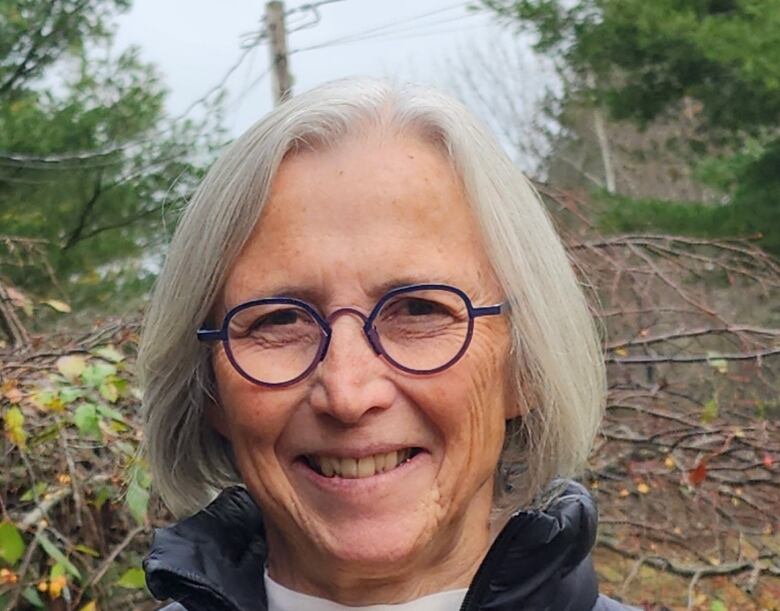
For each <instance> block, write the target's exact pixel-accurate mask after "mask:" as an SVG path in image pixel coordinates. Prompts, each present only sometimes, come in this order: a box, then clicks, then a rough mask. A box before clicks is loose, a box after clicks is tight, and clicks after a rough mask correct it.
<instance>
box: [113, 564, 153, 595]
mask: <svg viewBox="0 0 780 611" xmlns="http://www.w3.org/2000/svg"><path fill="white" fill-rule="evenodd" d="M116 585H118V586H119V587H120V588H127V589H130V590H140V589H141V588H143V587H145V586H146V578H145V577H144V571H143V569H139V568H131V569H127V570H126V571H125V572H124V573H123V574H122V576H121V577H120V578H119V579H117V581H116Z"/></svg>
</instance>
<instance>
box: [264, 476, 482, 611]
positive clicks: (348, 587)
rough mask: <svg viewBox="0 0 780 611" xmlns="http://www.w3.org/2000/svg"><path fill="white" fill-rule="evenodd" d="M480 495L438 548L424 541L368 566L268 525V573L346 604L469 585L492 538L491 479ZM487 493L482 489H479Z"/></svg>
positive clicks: (289, 585) (298, 588)
mask: <svg viewBox="0 0 780 611" xmlns="http://www.w3.org/2000/svg"><path fill="white" fill-rule="evenodd" d="M486 488H487V491H486V492H487V494H477V495H476V497H475V504H476V505H477V506H475V505H474V504H472V505H471V506H470V507H469V509H468V511H467V512H466V515H465V516H464V517H463V518H462V519H461V520H460V521H458V522H457V523H455V524H452V525H451V527H450V528H448V529H447V531H448V532H447V534H446V535H445V536H441V533H440V534H439V536H437V540H438V541H443V542H444V543H443V544H441V545H439V546H438V547H436V546H434V545H431V544H430V542H427V541H425V542H422V541H421V544H420V545H419V546H416V548H415V549H414V550H412V551H410V552H409V553H408V554H407V555H406V556H405V557H404V558H401V559H399V560H397V561H394V562H392V563H377V565H375V566H367V565H366V563H365V562H362V563H354V562H349V561H343V560H340V559H338V558H333V557H332V556H330V555H327V554H323V553H321V551H320V550H313V549H312V547H313V546H311V543H309V544H308V545H306V546H305V547H304V546H297V545H290V539H289V537H282V536H281V533H278V532H276V531H275V529H273V527H271V526H270V525H268V526H267V528H268V531H267V536H268V544H269V554H268V572H269V575H270V576H271V578H272V579H273V580H274V581H276V582H277V583H279V584H281V585H283V586H285V587H286V588H289V589H291V590H295V591H296V592H301V593H303V594H309V595H312V596H318V597H320V598H325V599H328V600H333V601H336V602H339V603H341V604H344V605H349V606H362V605H372V604H382V603H384V604H397V603H403V602H408V601H410V600H415V599H417V598H421V597H423V596H427V595H429V594H434V593H437V592H443V591H447V590H455V589H460V588H467V587H469V585H470V584H471V581H472V580H473V578H474V575H475V574H476V572H477V569H478V568H479V565H480V563H481V562H482V559H483V558H484V556H485V554H486V553H487V550H488V548H489V547H490V544H491V541H492V533H491V528H490V510H491V501H492V499H491V497H492V483H491V485H490V486H487V487H486ZM480 492H482V491H480Z"/></svg>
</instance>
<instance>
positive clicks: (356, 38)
mask: <svg viewBox="0 0 780 611" xmlns="http://www.w3.org/2000/svg"><path fill="white" fill-rule="evenodd" d="M470 17H471V15H460V16H458V17H454V18H452V19H443V20H441V21H436V22H432V23H428V24H425V25H424V26H423V27H422V28H403V29H401V30H391V31H387V32H378V33H375V34H363V33H356V34H352V35H349V36H343V37H340V38H337V39H332V40H328V41H324V42H321V43H316V44H313V45H310V46H308V47H299V48H297V49H293V50H292V51H290V53H301V52H304V51H314V50H317V49H325V48H329V47H335V46H339V45H347V44H354V43H356V42H365V41H367V40H377V41H379V40H407V39H409V38H419V37H422V36H435V35H438V34H449V33H454V32H461V31H464V30H467V29H475V28H482V27H485V25H486V24H476V25H474V26H470V27H467V28H445V29H437V26H441V25H444V24H447V23H452V22H455V21H462V20H464V19H469V18H470ZM425 28H432V29H425Z"/></svg>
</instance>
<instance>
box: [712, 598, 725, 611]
mask: <svg viewBox="0 0 780 611" xmlns="http://www.w3.org/2000/svg"><path fill="white" fill-rule="evenodd" d="M710 611H729V609H728V607H727V606H726V605H725V603H724V602H723V601H722V600H713V601H712V602H711V603H710Z"/></svg>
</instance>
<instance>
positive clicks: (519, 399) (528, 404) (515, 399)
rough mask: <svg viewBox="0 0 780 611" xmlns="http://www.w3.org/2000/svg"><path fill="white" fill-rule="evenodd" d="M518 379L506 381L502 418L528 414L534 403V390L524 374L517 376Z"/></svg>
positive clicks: (507, 418) (509, 418)
mask: <svg viewBox="0 0 780 611" xmlns="http://www.w3.org/2000/svg"><path fill="white" fill-rule="evenodd" d="M518 378H519V380H518V381H517V382H515V381H514V380H510V381H509V382H508V383H507V387H508V388H507V393H506V401H504V406H505V407H504V420H514V419H515V418H522V417H524V416H527V415H528V412H530V411H531V410H532V409H533V405H534V404H535V403H536V401H535V400H534V392H533V390H532V389H531V386H530V384H528V380H527V379H526V376H525V375H522V376H518Z"/></svg>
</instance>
